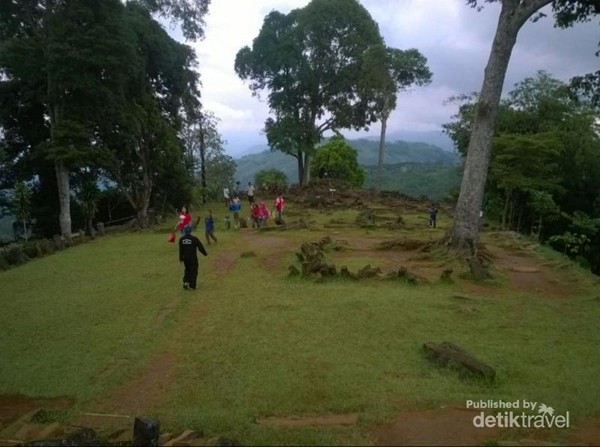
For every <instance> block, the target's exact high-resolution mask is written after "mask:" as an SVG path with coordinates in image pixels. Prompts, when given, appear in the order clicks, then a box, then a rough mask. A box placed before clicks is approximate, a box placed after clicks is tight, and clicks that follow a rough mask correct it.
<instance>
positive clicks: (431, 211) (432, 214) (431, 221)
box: [429, 205, 438, 228]
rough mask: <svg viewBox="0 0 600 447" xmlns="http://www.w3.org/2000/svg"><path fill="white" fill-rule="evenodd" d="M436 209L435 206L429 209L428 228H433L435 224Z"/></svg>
mask: <svg viewBox="0 0 600 447" xmlns="http://www.w3.org/2000/svg"><path fill="white" fill-rule="evenodd" d="M437 214H438V209H437V207H436V206H435V205H431V206H430V207H429V226H430V227H431V228H435V227H436V224H437Z"/></svg>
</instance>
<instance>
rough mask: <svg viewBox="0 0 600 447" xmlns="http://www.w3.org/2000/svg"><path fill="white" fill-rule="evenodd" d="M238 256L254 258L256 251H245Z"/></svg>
mask: <svg viewBox="0 0 600 447" xmlns="http://www.w3.org/2000/svg"><path fill="white" fill-rule="evenodd" d="M240 258H256V253H255V252H253V251H245V252H243V253H242V254H241V255H240Z"/></svg>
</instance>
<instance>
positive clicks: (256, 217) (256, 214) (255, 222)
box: [250, 203, 261, 228]
mask: <svg viewBox="0 0 600 447" xmlns="http://www.w3.org/2000/svg"><path fill="white" fill-rule="evenodd" d="M260 217H261V216H260V208H259V207H258V205H257V204H256V203H253V204H252V205H251V206H250V219H252V228H258V227H260Z"/></svg>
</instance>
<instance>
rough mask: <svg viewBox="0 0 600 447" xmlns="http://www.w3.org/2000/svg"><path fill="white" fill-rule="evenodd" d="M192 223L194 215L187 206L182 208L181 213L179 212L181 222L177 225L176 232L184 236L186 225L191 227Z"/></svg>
mask: <svg viewBox="0 0 600 447" xmlns="http://www.w3.org/2000/svg"><path fill="white" fill-rule="evenodd" d="M191 223H192V215H191V214H190V213H189V211H188V210H187V208H186V207H185V206H182V207H181V211H180V212H179V222H178V223H177V225H175V230H179V231H181V233H182V234H183V229H184V228H185V227H186V225H190V224H191Z"/></svg>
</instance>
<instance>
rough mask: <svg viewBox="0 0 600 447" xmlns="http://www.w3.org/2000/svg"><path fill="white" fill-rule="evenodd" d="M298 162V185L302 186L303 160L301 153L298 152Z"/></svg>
mask: <svg viewBox="0 0 600 447" xmlns="http://www.w3.org/2000/svg"><path fill="white" fill-rule="evenodd" d="M296 160H297V161H298V185H300V186H303V185H304V183H303V182H304V158H303V157H302V152H298V156H297V157H296Z"/></svg>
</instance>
